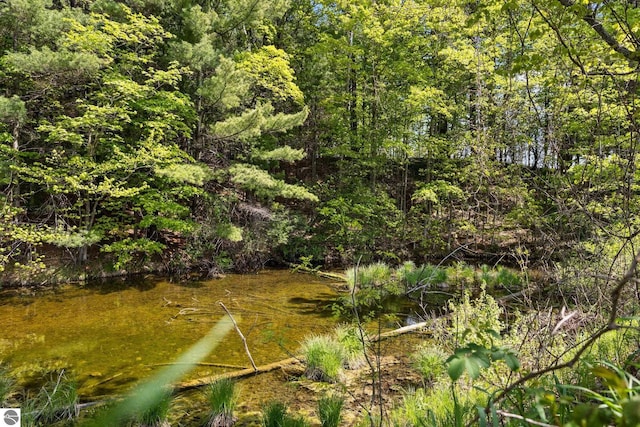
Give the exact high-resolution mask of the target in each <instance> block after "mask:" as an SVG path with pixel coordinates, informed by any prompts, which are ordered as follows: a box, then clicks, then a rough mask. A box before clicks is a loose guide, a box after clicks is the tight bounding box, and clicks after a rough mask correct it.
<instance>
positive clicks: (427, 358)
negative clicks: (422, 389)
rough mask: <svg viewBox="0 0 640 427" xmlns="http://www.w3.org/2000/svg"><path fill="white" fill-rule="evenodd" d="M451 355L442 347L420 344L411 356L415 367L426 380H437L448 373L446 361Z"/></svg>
mask: <svg viewBox="0 0 640 427" xmlns="http://www.w3.org/2000/svg"><path fill="white" fill-rule="evenodd" d="M448 357H449V355H448V354H447V353H446V352H445V351H444V350H442V349H441V348H440V347H437V346H433V345H420V346H419V347H418V348H417V350H416V352H415V353H414V354H413V355H412V356H411V361H412V365H413V367H414V368H415V369H416V370H417V371H418V372H420V375H422V378H423V379H424V380H425V381H430V382H431V381H435V380H437V379H438V378H440V377H442V376H444V374H445V373H446V365H445V361H446V360H447V358H448Z"/></svg>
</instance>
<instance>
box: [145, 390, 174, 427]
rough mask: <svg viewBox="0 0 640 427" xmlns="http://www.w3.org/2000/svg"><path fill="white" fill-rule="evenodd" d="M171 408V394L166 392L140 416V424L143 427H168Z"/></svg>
mask: <svg viewBox="0 0 640 427" xmlns="http://www.w3.org/2000/svg"><path fill="white" fill-rule="evenodd" d="M170 406H171V393H170V392H169V391H166V392H164V393H163V394H162V396H160V398H159V399H157V400H156V401H154V402H153V404H152V405H151V406H149V407H148V408H147V410H146V411H143V412H142V413H141V414H139V415H138V417H137V418H138V423H139V425H140V426H141V427H168V426H169V425H170V424H169V421H168V418H169V409H170Z"/></svg>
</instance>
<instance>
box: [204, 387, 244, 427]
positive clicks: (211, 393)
mask: <svg viewBox="0 0 640 427" xmlns="http://www.w3.org/2000/svg"><path fill="white" fill-rule="evenodd" d="M237 398H238V396H237V393H236V384H235V382H234V381H233V380H230V379H228V378H224V379H220V380H218V381H216V382H214V383H213V384H211V385H210V386H209V388H208V390H207V400H208V402H209V408H210V411H211V412H210V414H209V419H208V420H207V423H206V425H207V426H208V427H229V426H232V425H233V424H235V422H236V418H235V417H234V416H233V411H234V409H235V407H236V403H237Z"/></svg>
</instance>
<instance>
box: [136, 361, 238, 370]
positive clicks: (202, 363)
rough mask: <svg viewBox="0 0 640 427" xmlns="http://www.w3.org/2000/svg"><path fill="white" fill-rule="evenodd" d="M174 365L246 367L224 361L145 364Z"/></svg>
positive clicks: (156, 364) (155, 364)
mask: <svg viewBox="0 0 640 427" xmlns="http://www.w3.org/2000/svg"><path fill="white" fill-rule="evenodd" d="M175 365H191V366H213V367H214V368H229V369H247V367H246V366H238V365H227V364H226V363H205V362H200V363H188V362H184V363H154V364H152V365H147V366H175Z"/></svg>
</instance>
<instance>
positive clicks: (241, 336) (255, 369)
mask: <svg viewBox="0 0 640 427" xmlns="http://www.w3.org/2000/svg"><path fill="white" fill-rule="evenodd" d="M218 304H220V307H222V309H223V310H224V311H225V312H226V313H227V315H228V316H229V318H230V319H231V321H232V322H233V326H234V327H235V328H236V332H237V333H238V335H240V339H241V340H242V344H244V349H245V351H246V352H247V356H249V361H251V366H252V367H253V370H254V371H256V372H257V371H258V367H257V366H256V364H255V362H254V361H253V357H251V352H250V351H249V347H248V346H247V340H246V339H245V337H244V335H242V332H240V328H239V327H238V324H237V323H236V319H234V318H233V316H232V315H231V313H230V312H229V310H227V307H225V306H224V304H223V303H222V301H218Z"/></svg>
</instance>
